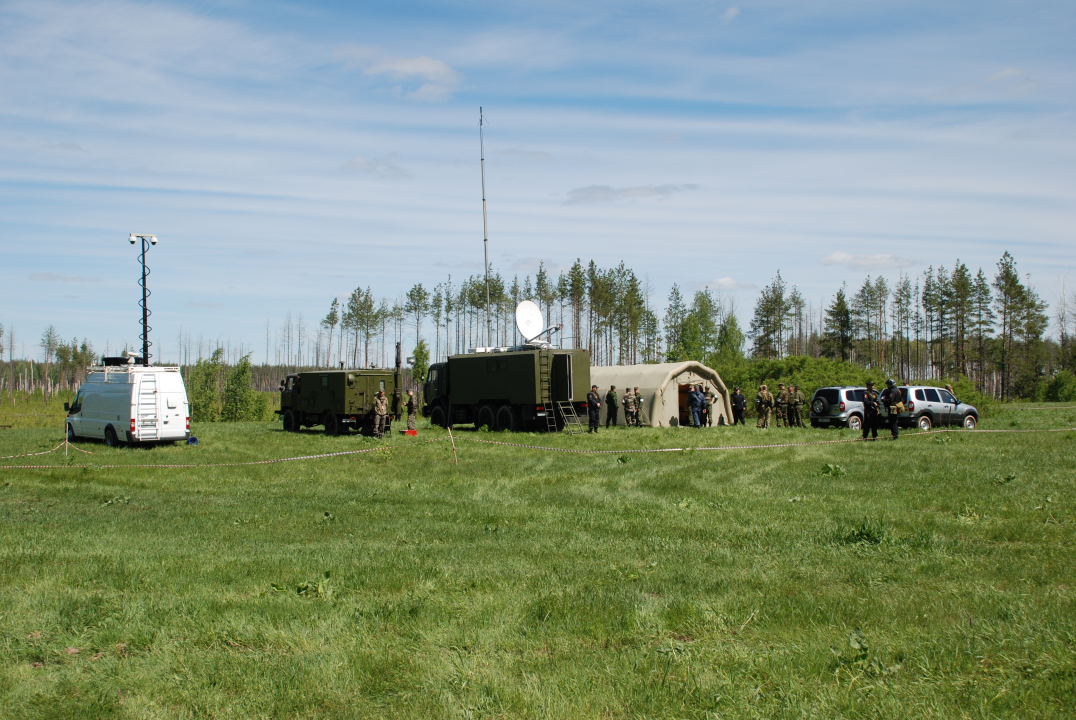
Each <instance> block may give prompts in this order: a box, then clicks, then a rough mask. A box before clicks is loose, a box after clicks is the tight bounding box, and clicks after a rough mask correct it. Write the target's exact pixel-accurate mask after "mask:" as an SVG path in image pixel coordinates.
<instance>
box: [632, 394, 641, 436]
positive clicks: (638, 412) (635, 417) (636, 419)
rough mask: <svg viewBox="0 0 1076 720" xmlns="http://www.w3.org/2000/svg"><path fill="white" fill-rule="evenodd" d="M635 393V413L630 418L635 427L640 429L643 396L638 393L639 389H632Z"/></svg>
mask: <svg viewBox="0 0 1076 720" xmlns="http://www.w3.org/2000/svg"><path fill="white" fill-rule="evenodd" d="M633 390H634V392H635V413H634V415H633V416H632V421H633V422H634V423H635V427H642V426H643V423H642V420H640V418H641V417H642V413H643V394H642V393H641V392H639V388H633Z"/></svg>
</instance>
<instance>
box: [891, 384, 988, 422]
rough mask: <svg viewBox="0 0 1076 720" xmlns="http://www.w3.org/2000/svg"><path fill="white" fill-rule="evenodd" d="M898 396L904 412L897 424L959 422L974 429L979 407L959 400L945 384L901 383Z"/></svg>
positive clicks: (977, 420) (977, 419)
mask: <svg viewBox="0 0 1076 720" xmlns="http://www.w3.org/2000/svg"><path fill="white" fill-rule="evenodd" d="M900 397H901V399H902V400H904V412H902V413H901V414H900V416H899V417H900V419H899V420H898V421H897V422H899V423H900V425H901V427H918V428H919V429H920V430H930V429H931V428H932V427H942V426H946V425H959V426H963V427H964V428H966V429H968V430H974V429H975V426H976V425H978V424H979V411H978V410H976V409H975V407H974V406H973V405H968V404H967V403H962V402H960V401H959V400H957V399H956V398H955V397H953V394H952V393H951V392H949V391H948V390H946V389H945V388H938V387H930V386H927V385H902V386H901V387H900Z"/></svg>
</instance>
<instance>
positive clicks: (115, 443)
mask: <svg viewBox="0 0 1076 720" xmlns="http://www.w3.org/2000/svg"><path fill="white" fill-rule="evenodd" d="M105 445H108V446H109V447H119V445H120V440H119V438H118V437H116V431H115V430H113V429H112V426H111V425H109V426H108V427H106V428H105Z"/></svg>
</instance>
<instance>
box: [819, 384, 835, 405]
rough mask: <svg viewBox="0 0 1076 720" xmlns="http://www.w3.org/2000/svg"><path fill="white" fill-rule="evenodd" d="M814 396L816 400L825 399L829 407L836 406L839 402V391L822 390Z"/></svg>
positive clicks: (831, 389) (833, 389) (832, 389)
mask: <svg viewBox="0 0 1076 720" xmlns="http://www.w3.org/2000/svg"><path fill="white" fill-rule="evenodd" d="M814 396H815V397H816V398H825V399H826V402H828V403H829V404H830V405H836V404H837V403H839V402H840V401H841V398H840V391H839V390H837V389H836V388H822V389H821V390H819V391H818V392H816V393H815V394H814Z"/></svg>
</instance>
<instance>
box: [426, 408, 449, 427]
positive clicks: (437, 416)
mask: <svg viewBox="0 0 1076 720" xmlns="http://www.w3.org/2000/svg"><path fill="white" fill-rule="evenodd" d="M430 423H431V424H433V425H436V426H437V427H446V426H447V424H448V423H446V422H445V409H444V408H443V407H442V406H440V405H434V406H433V410H430Z"/></svg>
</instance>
